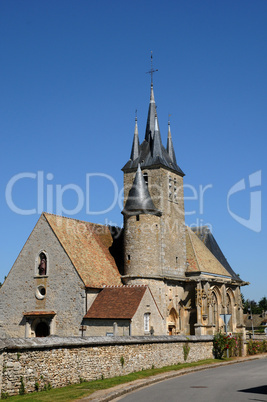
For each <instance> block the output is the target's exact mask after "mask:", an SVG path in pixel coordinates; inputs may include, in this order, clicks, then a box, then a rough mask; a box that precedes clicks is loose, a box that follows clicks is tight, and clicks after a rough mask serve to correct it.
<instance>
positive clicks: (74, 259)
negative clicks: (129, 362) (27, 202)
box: [0, 83, 246, 338]
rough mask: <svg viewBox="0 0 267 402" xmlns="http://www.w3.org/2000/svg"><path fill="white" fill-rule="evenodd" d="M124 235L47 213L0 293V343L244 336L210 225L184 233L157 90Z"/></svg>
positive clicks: (128, 195)
mask: <svg viewBox="0 0 267 402" xmlns="http://www.w3.org/2000/svg"><path fill="white" fill-rule="evenodd" d="M122 171H123V173H124V199H125V202H124V209H123V211H122V214H123V217H124V228H123V230H121V231H119V230H118V228H111V227H107V226H103V225H97V224H93V223H88V222H84V221H79V220H75V219H71V218H65V217H60V216H56V215H52V214H48V213H43V214H42V215H41V217H40V218H39V220H38V222H37V224H36V226H35V228H34V229H33V231H32V233H31V235H30V236H29V238H28V240H27V241H26V243H25V245H24V247H23V248H22V250H21V252H20V254H19V256H18V258H17V260H16V261H15V263H14V265H13V267H12V269H11V271H10V273H9V275H8V277H7V278H6V280H5V282H4V284H3V286H2V287H1V289H0V337H2V338H5V337H39V336H48V335H57V336H122V335H125V336H127V335H132V336H135V335H142V336H143V335H148V336H149V335H155V336H157V335H178V334H184V335H190V334H191V335H193V334H196V335H206V334H214V333H215V332H217V331H219V330H220V329H223V325H224V323H223V320H222V319H221V318H220V314H231V319H230V322H229V326H228V330H230V331H232V332H243V330H244V325H243V308H242V301H241V294H240V286H242V285H245V284H246V283H245V282H243V281H242V280H241V279H240V278H239V276H237V275H236V274H235V272H234V271H233V270H232V269H231V267H230V265H229V264H228V262H227V260H226V259H225V257H224V255H223V253H222V251H221V250H220V248H219V246H218V244H217V243H216V241H215V239H214V237H213V235H212V234H211V232H210V231H209V230H208V228H207V227H202V228H193V229H190V228H189V227H186V226H185V217H184V196H183V177H184V173H183V171H182V170H181V168H180V167H179V166H178V164H177V161H176V156H175V152H174V147H173V142H172V136H171V130H170V124H169V126H168V138H167V146H166V148H165V147H164V146H163V144H162V140H161V134H160V130H159V124H158V116H157V112H156V104H155V99H154V90H153V83H151V91H150V103H149V110H148V118H147V125H146V131H145V139H144V141H143V142H142V143H141V144H140V142H139V134H138V127H137V119H136V122H135V130H134V138H133V144H132V150H131V154H130V159H129V160H128V162H127V163H126V164H125V166H124V167H123V169H122Z"/></svg>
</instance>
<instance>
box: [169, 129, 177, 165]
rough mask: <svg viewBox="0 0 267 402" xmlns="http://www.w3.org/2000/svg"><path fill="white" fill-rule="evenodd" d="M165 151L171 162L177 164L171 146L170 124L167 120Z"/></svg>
mask: <svg viewBox="0 0 267 402" xmlns="http://www.w3.org/2000/svg"><path fill="white" fill-rule="evenodd" d="M167 152H168V154H169V155H170V158H171V160H172V162H173V163H175V164H176V165H177V162H176V156H175V152H174V148H173V143H172V135H171V125H170V122H168V139H167Z"/></svg>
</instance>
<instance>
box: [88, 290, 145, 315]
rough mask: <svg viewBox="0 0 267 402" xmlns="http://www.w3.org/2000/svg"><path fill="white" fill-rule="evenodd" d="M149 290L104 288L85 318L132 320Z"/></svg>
mask: <svg viewBox="0 0 267 402" xmlns="http://www.w3.org/2000/svg"><path fill="white" fill-rule="evenodd" d="M147 289H148V288H147V287H146V286H120V287H107V288H104V289H103V290H101V291H100V293H99V294H98V295H97V297H96V299H95V301H94V302H93V304H92V306H91V307H90V308H89V310H88V312H87V314H86V315H85V316H84V318H97V319H101V318H102V319H131V318H132V317H133V316H134V314H135V313H136V311H137V309H138V307H139V304H140V302H141V300H142V298H143V296H144V294H145V291H146V290H147Z"/></svg>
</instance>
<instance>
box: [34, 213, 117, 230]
mask: <svg viewBox="0 0 267 402" xmlns="http://www.w3.org/2000/svg"><path fill="white" fill-rule="evenodd" d="M42 215H44V216H45V217H46V215H49V216H53V217H55V218H61V219H68V220H70V221H75V222H81V223H86V224H89V225H95V226H104V227H106V228H108V227H109V226H110V225H105V224H101V223H94V222H89V221H85V220H82V219H76V218H70V217H69V216H62V215H57V214H51V213H50V212H42Z"/></svg>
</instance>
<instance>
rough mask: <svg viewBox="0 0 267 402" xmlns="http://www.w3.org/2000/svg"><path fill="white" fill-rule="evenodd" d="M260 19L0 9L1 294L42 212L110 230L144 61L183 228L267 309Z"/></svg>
mask: <svg viewBox="0 0 267 402" xmlns="http://www.w3.org/2000/svg"><path fill="white" fill-rule="evenodd" d="M266 20H267V1H266V0H253V1H252V0H250V1H247V0H229V1H228V0H224V1H218V0H201V1H199V0H184V1H180V0H179V1H177V0H176V1H165V2H164V3H163V2H162V1H157V0H156V1H153V2H150V1H132V2H130V1H122V0H121V1H116V0H113V1H101V0H99V1H91V0H79V1H74V0H64V1H63V0H57V1H50V0H45V1H43V0H39V1H31V0H24V1H14V0H2V1H1V2H0V38H1V39H0V54H1V63H0V71H1V75H0V80H1V97H0V102H1V103H0V110H1V111H0V113H1V121H0V132H1V159H0V160H1V162H0V163H1V177H0V186H1V187H0V189H1V198H0V212H1V234H0V236H1V238H0V244H1V264H0V270H1V272H0V281H2V280H3V278H4V276H5V275H7V273H8V272H9V270H10V268H11V267H12V265H13V263H14V261H15V259H16V257H17V255H18V253H19V252H20V250H21V248H22V247H23V244H24V243H25V241H26V240H27V238H28V236H29V234H30V232H31V231H32V229H33V227H34V225H35V223H36V222H37V220H38V218H39V215H40V211H41V209H44V210H50V211H52V212H54V213H55V212H58V211H59V206H60V205H62V206H63V211H62V213H63V214H64V215H67V216H73V217H74V218H77V219H83V220H88V221H91V222H99V223H113V224H117V225H121V224H122V215H121V213H120V206H119V204H120V203H119V202H117V201H118V200H117V198H115V195H116V194H115V190H114V188H115V189H118V192H120V190H121V189H122V185H123V175H122V172H121V170H120V169H121V168H122V167H123V165H124V164H125V163H126V162H127V160H128V159H129V156H130V150H131V144H132V138H133V132H134V118H135V110H136V109H137V115H138V125H139V135H140V139H141V140H143V138H144V132H145V123H146V117H147V111H148V103H149V90H150V77H149V75H148V74H146V71H148V70H149V69H150V51H151V50H153V55H154V67H155V68H157V69H158V70H159V71H158V72H157V73H156V74H155V75H154V89H155V99H156V103H157V106H158V109H157V110H158V116H159V125H160V130H161V135H162V140H163V143H164V144H166V138H167V123H168V115H169V114H171V117H170V120H171V131H172V136H173V142H174V147H175V151H176V157H177V162H178V164H179V166H180V167H181V168H182V169H183V171H184V172H185V173H186V176H185V178H184V183H185V185H186V189H185V196H186V198H187V199H186V202H185V208H186V211H187V213H190V214H187V216H186V223H187V224H188V225H194V224H197V225H199V224H208V225H209V226H210V227H212V230H213V234H214V236H215V238H216V240H217V242H218V243H219V245H220V247H221V249H222V251H223V252H224V254H225V256H226V257H227V259H228V261H229V263H230V265H231V266H232V268H233V269H234V270H235V271H236V272H237V273H238V274H240V276H241V278H242V279H244V280H246V281H249V282H251V285H250V286H247V287H245V288H243V294H244V296H245V297H246V298H251V299H255V300H259V299H260V298H261V297H263V296H266V295H267V293H266V268H267V267H266V261H267V247H266V244H267V242H266V240H267V236H266V227H267V225H266V213H265V211H266V208H265V205H266V188H267V186H266V167H267V166H266V145H267V140H266V134H267V133H266V127H267V113H266V110H267V77H266V71H267V46H266V43H267V24H266ZM38 172H39V173H38ZM254 173H255V175H253V174H254ZM88 174H95V176H90V180H89V184H88V182H86V178H87V179H88V177H89V176H88ZM16 175H20V176H16ZM12 180H13V181H12ZM42 180H43V184H42ZM12 183H13V185H12ZM114 183H115V187H114ZM237 183H239V184H237ZM37 184H38V186H39V187H38V186H37ZM235 185H236V187H234V186H235ZM201 186H202V187H201ZM206 186H208V187H207V189H206V191H205V192H204V196H203V208H202V207H201V202H200V195H201V188H202V189H203V188H205V187H206ZM88 189H89V191H87V190H88ZM231 189H232V190H231ZM202 192H203V191H202ZM6 194H7V195H6ZM8 194H9V198H8ZM78 194H79V198H78ZM82 195H83V197H84V204H83V203H80V204H78V199H80V200H81V196H82ZM193 195H194V197H195V199H191V200H190V199H189V198H190V197H192V196H193ZM6 197H7V198H6ZM40 198H41V200H40ZM114 198H115V201H114ZM61 199H62V202H61ZM227 199H228V201H229V203H228V204H229V205H228V206H227ZM113 201H114V202H113ZM260 202H261V203H262V209H261V207H260ZM10 203H13V204H12V205H13V207H12V205H10ZM38 203H39V204H38ZM86 204H87V210H86ZM112 204H115V205H114V207H112ZM15 207H16V208H17V209H18V208H19V209H20V210H23V211H28V213H29V214H27V215H26V214H25V213H23V214H22V213H21V212H20V213H18V212H19V211H18V210H17V211H16V208H15ZM61 209H62V208H61ZM31 210H33V211H31ZM34 210H36V211H34ZM68 210H69V212H70V213H68ZM71 210H73V211H75V214H71ZM105 210H107V211H106V212H104V213H101V211H105ZM229 210H230V211H229ZM96 213H99V214H96ZM260 226H261V228H260Z"/></svg>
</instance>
